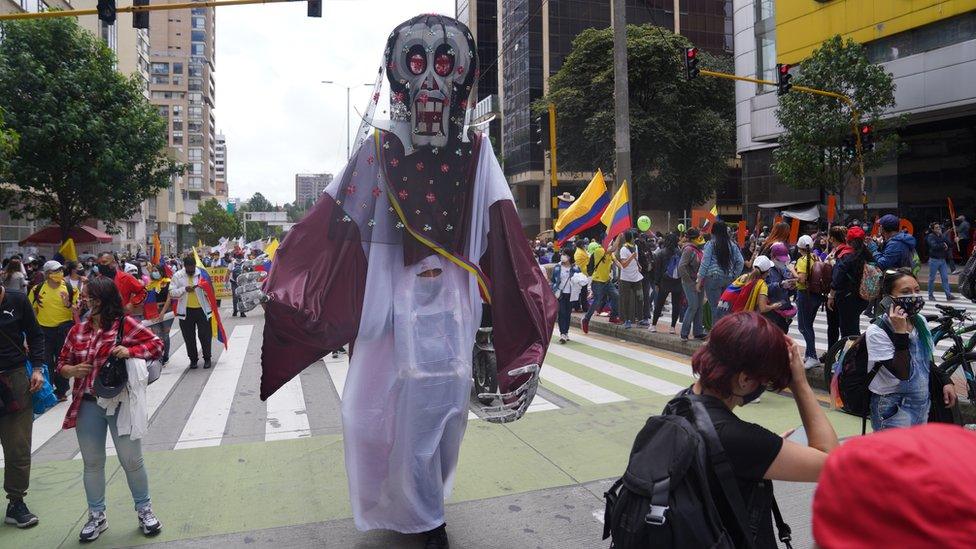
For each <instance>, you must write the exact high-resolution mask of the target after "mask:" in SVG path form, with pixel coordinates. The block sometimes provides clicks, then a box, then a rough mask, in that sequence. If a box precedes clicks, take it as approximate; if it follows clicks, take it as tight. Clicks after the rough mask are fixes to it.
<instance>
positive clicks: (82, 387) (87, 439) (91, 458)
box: [58, 277, 163, 541]
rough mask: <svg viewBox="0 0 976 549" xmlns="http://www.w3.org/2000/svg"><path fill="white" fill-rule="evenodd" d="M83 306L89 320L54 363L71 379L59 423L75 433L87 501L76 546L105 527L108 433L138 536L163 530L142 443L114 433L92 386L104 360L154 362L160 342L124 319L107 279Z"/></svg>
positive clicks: (90, 290)
mask: <svg viewBox="0 0 976 549" xmlns="http://www.w3.org/2000/svg"><path fill="white" fill-rule="evenodd" d="M82 298H83V299H85V300H86V301H87V302H88V307H89V308H90V310H91V316H90V317H89V318H88V319H87V320H85V321H83V322H81V323H79V324H75V325H74V326H73V327H72V328H71V331H70V332H68V337H67V340H66V341H65V344H64V347H63V348H62V349H61V356H60V359H59V360H58V373H60V374H61V375H63V376H65V377H73V378H75V380H74V387H73V391H72V401H71V406H70V407H69V408H68V414H67V416H66V417H65V419H64V424H63V426H62V427H63V428H64V429H71V428H75V433H76V435H77V436H78V446H79V448H80V449H81V459H82V461H83V462H84V466H85V469H84V476H83V479H84V485H85V496H86V497H87V499H88V511H89V517H88V522H87V523H86V524H85V525H84V526H83V527H82V529H81V534H80V536H79V537H80V539H81V541H92V540H95V539H97V538H98V536H99V534H101V533H102V532H104V531H105V529H107V528H108V523H107V522H106V517H105V433H106V431H110V432H111V433H112V441H113V442H114V443H115V448H116V450H117V452H118V457H119V462H120V463H121V464H122V469H123V470H124V471H125V477H126V480H127V481H128V484H129V490H130V491H131V492H132V499H133V501H134V502H135V509H136V513H137V515H138V519H139V527H140V529H141V530H142V533H143V534H145V535H147V536H153V535H156V534H158V533H159V531H160V530H161V529H162V525H161V524H160V522H159V519H157V518H156V515H155V514H153V511H152V507H151V504H150V499H149V477H148V476H147V475H146V469H145V466H144V464H143V460H142V443H141V441H140V440H138V439H136V440H133V439H132V438H131V437H130V436H129V435H128V434H124V433H123V434H120V433H119V428H120V426H119V414H117V413H115V412H117V411H118V410H117V409H116V410H113V413H111V414H109V413H108V411H107V410H106V409H105V408H103V405H119V404H109V402H111V403H114V402H116V401H115V400H114V399H113V400H111V401H105V399H99V398H98V397H96V395H95V390H94V388H93V385H94V383H95V379H96V378H97V377H98V372H99V370H100V369H101V368H102V367H104V366H105V364H106V362H108V359H109V356H110V355H111V356H114V357H118V358H123V359H126V358H142V359H145V360H155V359H158V358H159V357H160V356H162V354H163V342H162V341H160V339H159V338H158V337H156V336H155V335H153V333H152V332H150V331H149V330H148V329H146V328H145V327H143V326H142V324H141V323H139V322H138V321H137V320H136V319H134V318H133V317H131V316H129V315H127V314H125V312H124V310H123V308H122V299H121V297H120V296H119V291H118V290H117V289H116V288H115V283H114V282H112V280H111V279H110V278H108V277H98V278H95V279H93V280H92V281H90V282H89V283H88V285H87V286H86V287H85V293H84V294H83V296H82ZM120 327H121V329H122V333H123V336H122V339H121V344H119V345H116V335H117V333H118V330H119V329H120Z"/></svg>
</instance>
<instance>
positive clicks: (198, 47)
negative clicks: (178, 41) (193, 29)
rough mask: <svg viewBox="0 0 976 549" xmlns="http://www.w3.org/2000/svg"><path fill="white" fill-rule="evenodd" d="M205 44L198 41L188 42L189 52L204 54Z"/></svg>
mask: <svg viewBox="0 0 976 549" xmlns="http://www.w3.org/2000/svg"><path fill="white" fill-rule="evenodd" d="M206 51H207V50H206V46H204V44H202V43H200V42H194V43H192V44H190V53H192V54H193V55H206Z"/></svg>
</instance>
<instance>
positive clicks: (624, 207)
mask: <svg viewBox="0 0 976 549" xmlns="http://www.w3.org/2000/svg"><path fill="white" fill-rule="evenodd" d="M600 221H601V222H602V223H603V224H604V225H606V226H607V237H606V238H604V239H603V247H604V248H606V247H607V246H609V245H610V242H612V241H613V239H614V238H617V235H619V234H620V233H622V232H624V231H626V230H627V229H630V228H631V227H633V226H634V225H633V224H632V222H631V220H630V194H629V193H628V192H627V182H626V181H624V183H623V185H621V186H620V190H618V191H617V194H615V195H614V197H613V201H612V202H610V206H608V207H607V210H606V211H605V212H603V216H602V217H601V218H600Z"/></svg>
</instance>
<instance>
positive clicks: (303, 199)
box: [295, 173, 332, 206]
mask: <svg viewBox="0 0 976 549" xmlns="http://www.w3.org/2000/svg"><path fill="white" fill-rule="evenodd" d="M329 183H332V174H331V173H300V174H296V175H295V204H296V205H297V206H304V205H305V204H306V203H308V202H310V201H311V202H315V201H316V200H318V199H319V196H320V195H321V194H322V191H324V190H325V188H326V187H328V186H329Z"/></svg>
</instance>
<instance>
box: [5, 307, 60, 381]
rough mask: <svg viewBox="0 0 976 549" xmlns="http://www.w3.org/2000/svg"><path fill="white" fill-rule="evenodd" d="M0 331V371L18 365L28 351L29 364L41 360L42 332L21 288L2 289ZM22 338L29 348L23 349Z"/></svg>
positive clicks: (42, 350)
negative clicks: (19, 289) (20, 290)
mask: <svg viewBox="0 0 976 549" xmlns="http://www.w3.org/2000/svg"><path fill="white" fill-rule="evenodd" d="M0 332H2V333H0V371H3V370H10V369H14V368H18V367H22V366H23V365H24V361H25V360H26V359H27V358H28V355H29V358H30V361H31V364H33V365H39V364H44V334H42V333H41V327H40V325H38V324H37V319H36V318H35V317H34V309H33V308H32V307H31V305H30V302H29V301H27V294H25V293H24V292H18V291H16V290H7V291H5V292H4V296H3V301H0ZM25 338H26V340H27V346H28V349H29V350H26V351H25V349H24V340H25ZM49 366H51V367H53V365H49Z"/></svg>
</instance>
